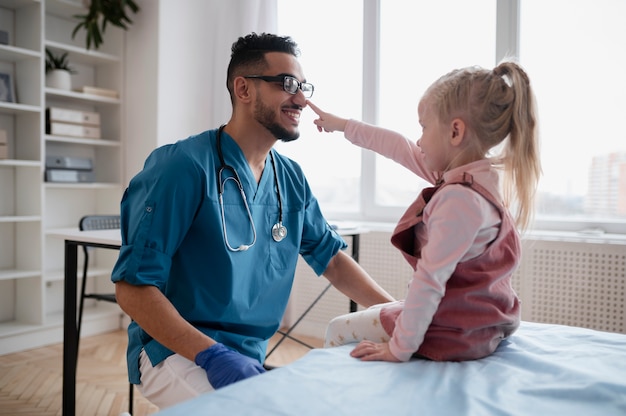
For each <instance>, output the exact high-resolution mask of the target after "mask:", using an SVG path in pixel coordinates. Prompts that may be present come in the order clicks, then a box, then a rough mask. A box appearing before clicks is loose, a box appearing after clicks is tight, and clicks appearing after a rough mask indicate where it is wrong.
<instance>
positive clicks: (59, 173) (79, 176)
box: [46, 169, 96, 183]
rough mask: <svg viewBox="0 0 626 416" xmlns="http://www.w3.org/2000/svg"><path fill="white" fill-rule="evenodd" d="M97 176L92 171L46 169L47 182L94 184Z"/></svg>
mask: <svg viewBox="0 0 626 416" xmlns="http://www.w3.org/2000/svg"><path fill="white" fill-rule="evenodd" d="M95 179H96V178H95V175H94V173H93V171H90V170H74V169H46V182H65V183H78V182H83V183H84V182H94V181H95Z"/></svg>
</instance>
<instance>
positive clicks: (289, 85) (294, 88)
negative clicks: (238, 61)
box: [244, 75, 315, 98]
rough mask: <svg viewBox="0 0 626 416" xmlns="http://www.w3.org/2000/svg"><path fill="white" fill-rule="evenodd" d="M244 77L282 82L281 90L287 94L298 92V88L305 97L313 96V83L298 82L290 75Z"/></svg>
mask: <svg viewBox="0 0 626 416" xmlns="http://www.w3.org/2000/svg"><path fill="white" fill-rule="evenodd" d="M244 78H254V79H260V80H262V81H265V82H282V84H283V90H285V91H286V92H288V93H289V94H295V93H297V92H298V89H299V90H300V91H302V94H304V97H305V98H311V97H312V96H313V90H314V89H315V88H314V87H313V84H309V83H308V82H300V81H298V80H297V79H295V78H294V77H292V76H291V75H276V76H265V75H246V76H244Z"/></svg>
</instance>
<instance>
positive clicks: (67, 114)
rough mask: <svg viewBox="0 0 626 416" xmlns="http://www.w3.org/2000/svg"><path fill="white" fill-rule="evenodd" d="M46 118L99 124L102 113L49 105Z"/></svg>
mask: <svg viewBox="0 0 626 416" xmlns="http://www.w3.org/2000/svg"><path fill="white" fill-rule="evenodd" d="M46 120H47V121H48V122H60V123H70V124H82V125H87V126H99V125H100V114H99V113H96V112H92V111H78V110H69V109H67V108H59V107H48V108H46Z"/></svg>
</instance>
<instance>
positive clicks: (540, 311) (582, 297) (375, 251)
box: [284, 232, 626, 338]
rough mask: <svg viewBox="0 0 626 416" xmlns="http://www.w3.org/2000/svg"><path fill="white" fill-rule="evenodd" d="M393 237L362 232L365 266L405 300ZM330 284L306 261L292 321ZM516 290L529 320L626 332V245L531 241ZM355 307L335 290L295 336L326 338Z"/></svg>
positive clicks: (404, 274) (405, 273)
mask: <svg viewBox="0 0 626 416" xmlns="http://www.w3.org/2000/svg"><path fill="white" fill-rule="evenodd" d="M389 238H390V233H389V232H370V233H366V234H363V235H361V244H360V264H361V265H362V266H363V268H364V269H365V270H366V271H367V272H368V273H369V274H370V275H371V276H372V277H373V278H374V279H375V280H376V281H377V282H378V283H379V284H380V285H381V286H383V287H384V288H385V290H387V291H388V292H389V293H391V295H392V296H394V297H395V298H396V299H403V298H404V297H405V295H406V288H407V283H408V281H409V279H410V277H411V268H410V267H409V266H408V264H407V263H406V261H405V260H404V259H403V257H402V256H401V255H400V253H399V252H398V251H397V250H396V249H395V248H394V247H393V246H392V245H391V243H390V242H389ZM346 242H347V243H348V244H349V247H348V249H347V251H348V252H350V251H351V250H352V248H351V247H350V245H351V241H350V240H349V238H346ZM327 285H328V281H327V280H326V279H325V278H324V277H318V276H316V275H315V273H313V271H312V270H311V269H310V267H309V266H308V265H307V264H306V263H305V262H304V261H303V260H302V259H300V261H299V262H298V266H297V270H296V279H295V283H294V288H293V291H292V295H291V298H290V301H289V306H288V308H287V313H286V314H285V320H284V324H285V325H286V326H290V325H291V324H293V323H294V322H295V321H296V320H297V319H298V318H299V317H300V316H301V314H302V313H303V312H304V311H305V310H306V309H307V308H308V307H309V305H310V304H311V302H313V300H314V299H315V298H316V297H317V296H318V295H319V294H320V293H321V292H322V291H323V290H324V289H325V288H326V286H327ZM513 287H514V288H515V290H516V292H517V293H518V294H519V296H520V298H521V300H522V319H523V320H525V321H532V322H541V323H554V324H562V325H571V326H580V327H586V328H592V329H597V330H601V331H608V332H619V333H626V306H625V304H626V245H624V244H623V242H622V244H611V243H599V242H586V241H584V240H581V241H556V239H553V240H549V239H548V240H547V239H545V238H539V239H535V238H532V237H528V238H525V239H524V240H523V255H522V260H521V264H520V267H519V268H518V269H517V271H516V272H515V274H514V276H513ZM348 308H349V300H348V299H347V298H346V297H345V296H343V295H342V294H341V293H340V292H338V291H337V290H336V289H335V288H332V287H331V288H330V289H329V290H328V291H327V292H326V293H325V294H324V296H322V297H321V298H320V300H319V301H318V303H317V304H316V305H315V306H314V307H313V308H312V309H311V310H310V311H309V313H308V314H307V315H306V317H305V318H304V319H302V321H301V322H299V323H298V325H297V326H296V328H295V329H294V330H293V333H294V334H301V335H306V336H311V337H317V338H323V337H324V332H325V330H326V325H327V324H328V322H329V321H330V320H331V319H332V318H333V317H335V316H338V315H342V314H345V313H347V312H348V310H349V309H348Z"/></svg>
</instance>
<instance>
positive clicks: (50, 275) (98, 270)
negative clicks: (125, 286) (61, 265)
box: [44, 265, 111, 285]
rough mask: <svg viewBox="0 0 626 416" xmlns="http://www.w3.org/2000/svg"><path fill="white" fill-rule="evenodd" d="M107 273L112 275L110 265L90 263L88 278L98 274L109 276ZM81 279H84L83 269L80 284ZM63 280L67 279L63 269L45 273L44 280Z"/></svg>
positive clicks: (79, 278)
mask: <svg viewBox="0 0 626 416" xmlns="http://www.w3.org/2000/svg"><path fill="white" fill-rule="evenodd" d="M80 267H82V266H79V268H80ZM81 270H82V269H81ZM107 275H108V276H110V275H111V268H110V267H94V266H91V265H90V266H89V269H88V271H87V277H88V278H93V277H98V276H107ZM81 279H82V271H80V270H79V277H78V281H79V285H80V281H81ZM63 280H65V272H64V271H63V270H52V271H48V272H45V273H44V281H46V282H62V281H63ZM88 280H89V279H88Z"/></svg>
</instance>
